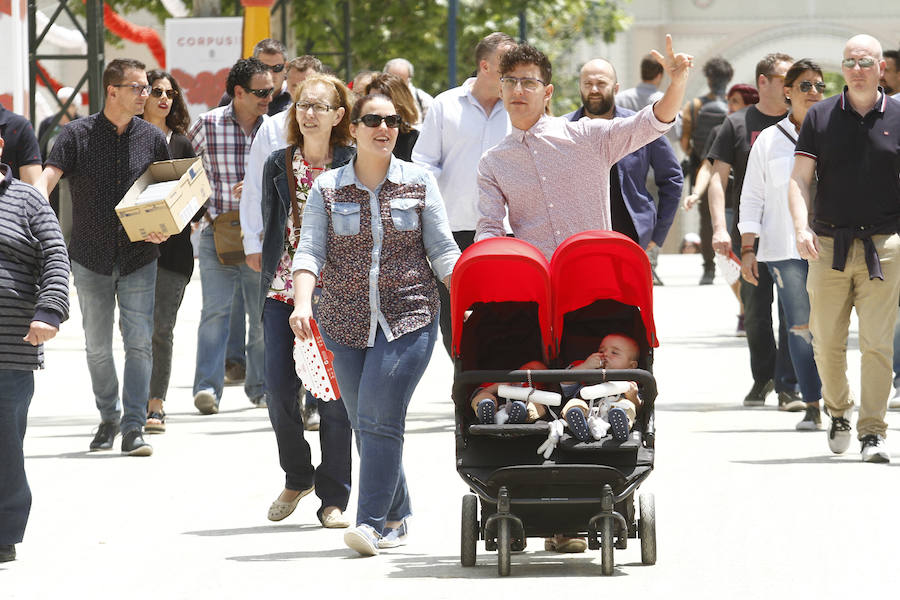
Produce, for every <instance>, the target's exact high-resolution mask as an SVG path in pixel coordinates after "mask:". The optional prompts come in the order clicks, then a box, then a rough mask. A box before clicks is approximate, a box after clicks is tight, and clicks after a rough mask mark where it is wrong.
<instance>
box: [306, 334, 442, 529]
mask: <svg viewBox="0 0 900 600" xmlns="http://www.w3.org/2000/svg"><path fill="white" fill-rule="evenodd" d="M437 332H438V319H435V320H434V321H433V322H432V323H431V324H430V325H426V326H425V327H423V328H421V329H418V330H416V331H413V332H411V333H407V334H406V335H403V336H400V337H399V338H397V339H395V340H394V341H392V342H388V341H387V339H386V338H385V337H384V333H383V332H382V330H381V327H380V326H379V327H378V331H377V332H376V334H375V345H374V346H372V347H371V348H351V347H349V346H344V345H342V344H339V343H337V342H335V341H334V340H332V339H331V338H330V337H328V334H327V332H326V331H322V339H323V340H324V341H325V346H326V347H327V348H328V349H329V350H331V351H332V352H333V353H334V371H335V374H336V375H337V380H338V386H339V387H340V390H341V396H342V397H343V399H344V405H345V406H346V407H347V415H348V416H349V417H350V423H351V424H352V425H353V433H354V434H356V449H357V451H358V453H359V501H358V503H357V507H356V524H357V525H363V524H365V525H369V526H371V527H372V528H374V529H375V531H377V532H378V533H381V532H382V531H384V523H385V521H402V520H404V519H406V518H407V517H409V516H410V514H412V512H411V507H410V501H409V491H408V490H407V487H406V477H405V475H404V473H403V434H404V431H405V430H406V409H407V407H408V406H409V401H410V398H412V395H413V392H414V391H415V389H416V385H418V383H419V380H420V379H421V378H422V375H423V374H424V373H425V368H426V367H427V366H428V361H429V360H430V359H431V351H432V350H433V349H434V342H435V339H436V337H437Z"/></svg>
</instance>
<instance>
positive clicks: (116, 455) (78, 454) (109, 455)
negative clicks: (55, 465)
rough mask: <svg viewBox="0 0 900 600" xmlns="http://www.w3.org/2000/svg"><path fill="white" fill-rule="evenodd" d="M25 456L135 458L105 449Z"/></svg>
mask: <svg viewBox="0 0 900 600" xmlns="http://www.w3.org/2000/svg"><path fill="white" fill-rule="evenodd" d="M25 458H27V459H29V460H34V459H38V458H84V459H87V460H98V459H101V458H134V457H133V456H128V455H127V454H122V453H120V452H119V451H117V450H105V451H100V452H89V451H87V450H81V451H78V452H63V453H62V454H32V455H29V456H26V457H25Z"/></svg>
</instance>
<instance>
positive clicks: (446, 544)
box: [0, 255, 900, 600]
mask: <svg viewBox="0 0 900 600" xmlns="http://www.w3.org/2000/svg"><path fill="white" fill-rule="evenodd" d="M659 273H660V276H661V277H662V279H663V280H664V282H665V286H664V287H660V288H656V294H655V302H656V309H655V312H656V320H657V327H658V332H659V337H660V340H661V347H660V348H659V350H658V353H657V356H656V369H655V372H656V376H657V378H658V382H659V389H660V398H659V400H658V403H657V454H656V470H655V472H654V473H653V475H652V476H651V477H650V479H649V480H648V481H647V483H646V484H645V485H644V486H642V488H641V491H652V492H654V493H655V495H656V511H657V524H658V525H657V527H658V528H657V539H658V546H659V551H658V555H659V560H658V564H657V565H656V566H652V567H645V566H642V565H641V564H640V548H639V544H638V543H637V540H632V543H631V545H630V546H629V548H628V549H627V550H617V551H616V553H615V560H616V571H615V576H613V577H610V578H601V577H600V576H599V571H600V554H599V552H588V553H586V554H584V555H575V556H559V555H555V554H551V553H547V552H544V551H543V543H542V541H541V540H537V539H532V540H529V547H528V549H526V551H525V552H524V553H520V554H514V555H513V566H512V576H511V577H510V578H507V579H503V580H500V579H498V578H497V576H496V555H495V554H493V553H491V554H488V553H485V552H484V547H483V545H482V544H479V549H478V550H479V557H478V564H477V566H476V567H474V568H468V569H464V568H462V567H461V566H460V565H459V554H458V553H459V513H460V498H461V497H462V495H463V494H464V493H465V492H466V488H465V486H464V485H463V483H462V481H461V479H460V478H459V476H458V475H457V474H456V472H455V470H454V460H453V435H452V411H451V404H450V398H449V390H450V380H451V374H452V368H451V363H450V361H449V360H448V358H447V357H446V355H445V354H444V353H443V351H442V350H440V349H436V351H435V354H434V358H433V359H432V361H431V365H430V366H429V369H428V371H427V373H426V375H425V378H424V380H423V382H422V383H421V384H420V385H419V388H418V390H417V393H416V395H415V396H414V398H413V401H412V405H411V408H410V416H409V419H408V422H407V438H406V462H405V464H406V471H407V478H408V480H409V482H410V487H411V493H412V497H413V507H414V510H415V516H414V517H413V519H411V520H410V538H411V543H410V545H408V546H406V547H403V548H399V549H396V550H392V551H387V552H384V553H382V555H380V556H378V557H374V558H368V559H360V558H357V557H356V556H355V553H354V552H352V551H350V550H348V549H347V548H345V547H344V545H343V542H342V532H340V531H329V530H324V529H322V528H320V527H319V526H318V522H317V520H316V518H315V514H314V512H315V509H316V508H317V499H316V498H314V497H313V496H310V497H308V498H307V499H304V500H303V501H302V502H301V504H300V506H299V508H298V509H297V511H296V512H295V513H294V515H292V516H291V517H289V518H288V519H286V520H285V521H282V522H281V523H278V524H273V523H270V522H269V521H267V520H266V510H267V508H268V506H269V503H270V502H271V501H272V500H273V499H274V498H275V497H276V495H277V494H278V493H279V491H280V489H281V487H282V485H283V476H282V473H281V471H280V469H279V466H278V460H277V454H276V450H275V438H274V435H273V434H272V431H271V428H270V426H269V423H268V416H267V414H266V411H265V410H259V409H254V408H252V407H251V405H250V404H249V402H248V401H247V399H246V397H245V396H244V394H243V391H242V389H241V388H240V387H230V388H228V389H227V391H226V394H225V397H224V399H223V402H222V412H221V413H220V414H218V415H215V416H209V417H204V416H200V415H199V414H197V412H196V411H195V409H194V407H193V404H192V401H191V382H192V378H193V365H194V353H195V340H196V328H197V321H198V317H199V310H200V284H199V280H198V279H197V277H196V274H195V280H194V281H193V282H192V283H191V285H190V286H189V287H188V291H187V295H186V298H185V302H184V305H183V307H182V309H181V313H180V315H179V322H178V326H177V329H176V334H175V336H176V337H175V343H176V349H175V365H174V369H173V376H172V387H171V389H170V391H169V401H168V402H167V404H166V408H167V411H168V414H169V419H168V432H167V433H165V434H164V435H160V436H148V439H149V441H150V442H151V443H152V444H153V446H154V450H155V452H154V455H153V456H152V457H151V458H131V457H122V456H121V455H120V454H119V453H118V448H119V442H120V439H117V440H116V447H115V448H116V449H115V451H114V452H105V453H88V452H87V447H88V443H89V442H90V440H91V433H92V430H93V429H94V428H95V427H96V425H97V422H98V420H99V419H98V415H97V412H96V410H95V408H94V407H93V400H92V395H91V393H90V382H89V378H88V373H87V369H86V367H85V359H84V350H83V338H82V333H81V328H80V313H79V311H78V308H77V303H73V318H72V319H71V320H70V321H69V322H68V323H66V324H64V326H63V330H62V333H61V335H60V336H59V338H57V339H56V340H54V341H53V342H52V343H51V344H50V345H49V347H48V351H47V365H48V368H47V370H46V371H44V372H40V373H38V375H37V389H36V393H35V398H34V401H33V402H32V406H31V417H30V421H29V431H28V436H27V438H26V443H25V454H26V467H27V470H28V475H29V479H30V481H31V486H32V490H33V493H34V506H33V509H32V512H31V519H30V522H29V525H28V530H27V532H26V540H25V542H24V543H22V544H20V545H19V546H18V551H19V560H17V561H16V562H14V563H7V564H4V565H0V598H23V599H29V600H30V599H38V598H71V597H74V598H82V597H88V596H91V597H118V596H127V597H129V598H151V597H153V598H242V597H247V596H249V595H251V594H252V596H253V597H255V598H274V597H277V596H278V595H282V594H290V595H291V596H293V597H308V596H309V595H310V594H311V593H312V594H316V595H322V594H332V593H334V592H337V593H339V594H340V595H341V596H344V595H347V594H352V593H354V592H363V593H366V595H367V596H369V595H372V593H373V592H374V597H384V596H385V595H386V594H390V596H389V597H391V598H411V597H414V595H415V597H419V598H451V597H452V598H459V597H461V596H462V595H463V594H472V595H476V594H477V596H478V597H485V598H496V597H500V598H507V597H508V598H513V597H515V598H548V597H557V596H559V595H566V596H568V595H577V596H578V597H585V596H595V597H601V596H602V597H604V598H623V597H626V595H628V597H633V596H634V595H637V597H645V598H662V597H671V596H673V595H674V596H675V597H682V596H685V597H687V596H688V595H690V596H691V597H693V598H712V597H713V595H716V596H718V595H719V594H722V593H725V594H727V596H728V597H731V598H766V597H770V598H783V597H788V596H789V595H790V596H791V597H794V598H813V597H815V598H817V599H821V598H836V597H847V596H848V594H851V593H852V594H853V597H862V596H864V595H866V594H868V593H872V592H878V593H879V596H884V595H885V592H887V595H888V596H890V595H891V594H890V591H888V590H887V589H886V586H887V583H888V582H889V581H896V580H895V579H894V577H895V575H893V576H892V575H890V573H891V572H892V569H893V568H895V565H896V559H895V553H896V548H897V547H898V546H897V543H896V542H897V539H898V538H897V536H898V534H900V527H898V515H900V477H898V475H900V470H898V467H900V434H898V431H897V430H898V428H900V413H898V412H893V413H891V414H890V415H889V417H888V420H889V425H890V432H889V438H888V445H889V447H890V448H891V449H892V451H893V455H894V461H895V462H893V463H891V464H890V465H872V464H863V463H861V462H860V460H859V454H858V450H859V448H858V444H857V443H856V442H854V443H853V445H852V446H851V448H850V451H848V452H847V454H845V455H843V456H834V455H832V454H830V452H829V451H828V447H827V445H826V440H825V434H824V433H821V432H820V433H798V432H796V431H794V425H795V423H796V422H797V421H798V420H799V419H800V415H799V414H788V413H780V412H778V411H776V410H775V409H774V407H773V403H774V396H770V398H769V405H768V406H767V407H765V408H761V409H744V408H742V407H741V400H742V398H743V396H744V394H745V393H746V392H747V390H748V389H749V388H750V385H751V378H750V373H749V366H748V361H747V351H746V344H745V342H744V340H742V339H739V338H736V337H734V336H733V331H734V326H735V322H736V319H735V314H736V312H737V307H736V302H735V300H734V298H733V296H732V295H731V292H730V290H729V289H728V288H727V287H726V286H725V284H724V283H723V282H721V280H717V282H716V285H714V286H706V287H698V286H696V285H695V284H696V282H697V280H698V279H699V278H700V274H701V268H700V258H699V256H674V255H664V256H662V257H661V258H660V268H659ZM854 332H855V326H854ZM118 348H119V354H118V361H119V363H118V364H119V371H120V373H121V364H122V363H121V360H122V358H121V342H120V341H119V342H118ZM856 348H857V345H856V337H855V333H854V336H853V339H852V340H851V352H850V364H849V371H850V375H851V381H853V382H854V384H853V385H854V388H855V389H858V381H859V363H858V356H859V354H858V351H857V350H856ZM309 439H310V442H311V444H312V445H313V447H314V452H317V449H318V439H317V438H316V437H314V436H310V437H309ZM354 475H355V474H354ZM353 507H355V495H354V497H353V498H352V499H351V514H352V512H353ZM582 586H584V587H582ZM648 592H649V593H650V595H647V594H648Z"/></svg>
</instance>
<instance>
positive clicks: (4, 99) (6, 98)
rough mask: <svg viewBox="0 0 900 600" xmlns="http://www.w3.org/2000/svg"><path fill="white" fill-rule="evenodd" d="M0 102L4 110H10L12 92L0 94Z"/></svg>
mask: <svg viewBox="0 0 900 600" xmlns="http://www.w3.org/2000/svg"><path fill="white" fill-rule="evenodd" d="M0 104H2V105H3V107H4V108H5V109H6V110H12V109H13V97H12V94H0Z"/></svg>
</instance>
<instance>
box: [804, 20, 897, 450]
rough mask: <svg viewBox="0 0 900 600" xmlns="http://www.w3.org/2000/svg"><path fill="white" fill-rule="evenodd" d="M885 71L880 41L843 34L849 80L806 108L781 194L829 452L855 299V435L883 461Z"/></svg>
mask: <svg viewBox="0 0 900 600" xmlns="http://www.w3.org/2000/svg"><path fill="white" fill-rule="evenodd" d="M884 68H885V61H884V58H883V55H882V50H881V44H879V43H878V40H876V39H875V38H873V37H871V36H868V35H857V36H854V37H852V38H850V40H849V41H848V42H847V45H846V46H845V47H844V52H843V60H842V62H841V73H842V74H843V76H844V80H845V81H846V84H847V85H846V86H845V87H844V91H843V93H841V94H839V95H836V96H832V97H831V98H828V99H827V100H823V101H821V102H819V103H817V104H816V105H814V106H813V107H812V108H811V109H810V111H809V112H808V113H807V115H806V119H805V120H804V121H803V126H802V127H801V129H800V135H799V138H798V140H797V148H796V151H795V155H796V156H795V161H794V170H793V173H792V174H791V181H790V187H789V191H788V203H789V205H790V210H791V216H792V217H793V220H794V228H795V230H796V235H797V250H798V251H799V253H800V258H804V259H806V260H808V261H809V275H808V277H807V283H806V285H807V289H808V290H809V304H810V318H809V329H810V331H811V332H812V334H813V352H814V353H815V357H816V365H817V366H818V368H819V376H820V377H821V378H822V396H823V400H824V401H825V407H826V410H827V411H828V413H829V415H830V417H831V426H830V427H829V428H828V445H829V447H830V449H831V451H832V452H834V453H836V454H841V453H843V452H845V451H846V450H847V448H848V447H849V445H850V431H851V427H850V417H851V414H852V412H853V405H854V400H853V396H852V395H851V393H850V386H849V383H848V381H847V374H846V371H847V337H848V329H849V325H850V311H851V309H852V308H853V307H854V306H855V307H856V314H857V316H858V318H859V349H860V351H861V352H862V359H861V366H862V377H861V382H860V404H859V420H858V421H857V424H856V431H857V438H858V439H859V441H860V454H861V456H862V460H863V461H866V462H881V463H886V462H889V461H890V452H889V451H888V449H887V445H886V442H885V435H886V432H887V424H886V423H885V421H884V416H885V412H886V410H887V403H888V396H889V394H890V392H891V380H892V371H891V358H892V356H893V328H894V323H895V320H896V318H897V298H898V297H900V236H898V235H897V232H898V223H900V101H897V100H895V99H893V98H890V97H888V96H887V95H886V94H884V93H883V91H882V90H881V89H879V87H878V82H879V80H880V79H881V77H882V76H883V75H884ZM814 175H815V176H817V177H818V185H817V189H816V193H815V196H814V197H813V196H812V195H811V192H810V184H811V183H812V181H813V176H814ZM810 212H811V214H812V219H811V220H810V218H809V217H808V215H809V214H810Z"/></svg>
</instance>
